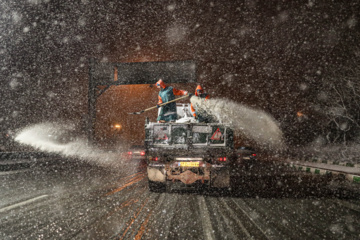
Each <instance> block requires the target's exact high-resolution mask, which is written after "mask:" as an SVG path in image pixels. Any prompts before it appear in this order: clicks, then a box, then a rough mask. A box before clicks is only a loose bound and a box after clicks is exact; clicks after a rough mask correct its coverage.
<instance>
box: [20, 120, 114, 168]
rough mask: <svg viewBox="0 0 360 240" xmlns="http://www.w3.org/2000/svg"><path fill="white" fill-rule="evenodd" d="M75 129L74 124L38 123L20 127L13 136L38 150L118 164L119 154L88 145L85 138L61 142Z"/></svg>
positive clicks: (105, 163) (95, 161)
mask: <svg viewBox="0 0 360 240" xmlns="http://www.w3.org/2000/svg"><path fill="white" fill-rule="evenodd" d="M74 130H75V124H71V123H66V124H59V123H39V124H35V125H32V126H29V127H26V128H24V129H22V130H21V131H20V132H19V133H18V134H17V135H16V137H15V141H17V142H18V143H20V144H24V145H29V146H32V147H33V148H35V149H36V150H38V151H42V152H48V153H57V154H60V155H61V156H64V157H72V158H77V159H81V160H85V161H87V162H89V163H95V164H98V165H102V166H116V165H117V164H119V159H120V154H119V153H109V152H105V151H102V150H100V149H97V148H96V147H93V146H88V144H87V141H86V139H84V138H74V139H71V140H69V141H66V142H61V140H60V139H62V137H63V136H67V135H69V134H70V133H71V132H73V131H74Z"/></svg>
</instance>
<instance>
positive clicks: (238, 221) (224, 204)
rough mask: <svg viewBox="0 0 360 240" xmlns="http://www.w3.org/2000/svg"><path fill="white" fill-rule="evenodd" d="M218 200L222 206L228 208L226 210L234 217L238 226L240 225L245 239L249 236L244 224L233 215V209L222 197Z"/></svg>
mask: <svg viewBox="0 0 360 240" xmlns="http://www.w3.org/2000/svg"><path fill="white" fill-rule="evenodd" d="M220 202H222V206H225V207H226V208H227V209H228V212H229V213H230V216H231V217H232V218H233V219H235V221H236V223H237V224H238V226H240V228H241V229H242V231H243V232H244V233H245V235H246V237H247V239H250V238H251V235H250V233H249V231H248V230H247V229H246V227H245V226H244V224H242V222H241V220H240V219H239V218H238V217H237V216H236V215H235V213H234V211H233V210H232V209H231V208H230V207H229V205H228V204H227V203H226V202H225V200H224V199H223V198H221V199H220Z"/></svg>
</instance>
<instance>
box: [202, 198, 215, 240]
mask: <svg viewBox="0 0 360 240" xmlns="http://www.w3.org/2000/svg"><path fill="white" fill-rule="evenodd" d="M198 202H199V207H200V212H202V215H203V218H202V221H201V224H202V226H203V232H204V236H205V239H206V240H214V239H215V236H214V229H213V228H212V225H211V222H210V216H209V210H208V209H207V207H206V203H205V198H204V197H203V196H198Z"/></svg>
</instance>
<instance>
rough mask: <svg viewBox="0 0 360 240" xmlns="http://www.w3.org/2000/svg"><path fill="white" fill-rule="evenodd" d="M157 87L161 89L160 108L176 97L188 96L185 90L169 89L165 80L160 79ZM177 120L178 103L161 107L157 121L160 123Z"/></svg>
mask: <svg viewBox="0 0 360 240" xmlns="http://www.w3.org/2000/svg"><path fill="white" fill-rule="evenodd" d="M156 87H157V88H159V89H160V91H159V96H158V99H159V101H158V103H157V106H158V108H159V107H160V106H159V104H162V103H166V102H169V101H171V100H174V99H175V95H180V96H184V95H187V94H188V92H187V91H184V90H179V89H176V88H173V87H168V86H166V84H165V83H164V81H163V80H161V79H159V81H157V83H156ZM176 119H177V112H176V102H172V103H169V104H166V105H163V106H162V107H161V110H160V113H159V116H158V118H157V119H156V120H157V121H158V122H174V121H176Z"/></svg>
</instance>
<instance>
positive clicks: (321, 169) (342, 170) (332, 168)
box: [285, 160, 360, 183]
mask: <svg viewBox="0 0 360 240" xmlns="http://www.w3.org/2000/svg"><path fill="white" fill-rule="evenodd" d="M285 164H286V165H287V166H290V167H293V168H295V169H297V170H300V171H305V172H308V173H313V174H319V175H324V174H334V175H338V176H343V177H344V179H346V180H348V181H350V182H353V183H360V168H359V167H358V166H355V165H353V164H346V163H344V164H342V165H340V164H338V163H336V162H335V164H334V162H331V163H330V162H324V161H321V162H316V161H313V162H304V161H295V160H285Z"/></svg>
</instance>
